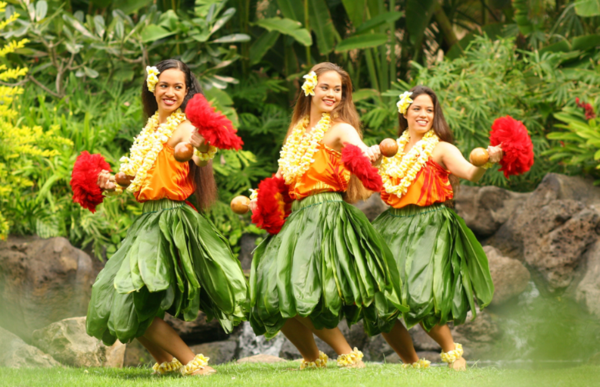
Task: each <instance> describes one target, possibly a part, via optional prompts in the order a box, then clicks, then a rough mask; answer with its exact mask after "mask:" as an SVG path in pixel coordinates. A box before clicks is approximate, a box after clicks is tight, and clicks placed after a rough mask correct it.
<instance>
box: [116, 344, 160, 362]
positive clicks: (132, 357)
mask: <svg viewBox="0 0 600 387" xmlns="http://www.w3.org/2000/svg"><path fill="white" fill-rule="evenodd" d="M155 362H156V361H155V360H154V358H153V357H152V355H150V352H148V350H147V349H146V348H144V346H143V345H142V344H141V343H140V342H139V341H137V340H133V341H132V342H130V343H127V346H126V348H125V358H124V360H123V367H152V366H153V365H154V363H155Z"/></svg>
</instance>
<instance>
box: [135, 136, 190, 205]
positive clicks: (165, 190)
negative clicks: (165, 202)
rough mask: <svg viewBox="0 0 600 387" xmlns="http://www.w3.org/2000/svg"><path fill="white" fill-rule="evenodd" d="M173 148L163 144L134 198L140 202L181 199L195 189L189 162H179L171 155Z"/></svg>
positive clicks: (184, 198) (188, 195)
mask: <svg viewBox="0 0 600 387" xmlns="http://www.w3.org/2000/svg"><path fill="white" fill-rule="evenodd" d="M174 151H175V149H174V148H172V147H170V146H169V145H167V144H165V145H164V147H163V149H162V150H161V151H160V152H159V153H158V156H157V157H156V161H155V162H154V165H153V166H152V168H150V170H149V171H148V175H147V177H146V180H145V181H144V182H143V183H142V186H141V188H140V190H139V191H138V192H136V193H135V199H136V200H137V201H138V202H140V203H143V202H146V201H149V200H160V199H165V198H166V199H171V200H176V201H183V200H186V199H187V198H188V197H190V196H191V195H192V194H193V193H194V191H195V190H196V183H195V181H194V177H193V176H191V175H190V164H189V162H187V163H180V162H179V161H177V160H175V158H174V157H173V152H174Z"/></svg>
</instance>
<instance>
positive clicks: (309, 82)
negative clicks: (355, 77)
mask: <svg viewBox="0 0 600 387" xmlns="http://www.w3.org/2000/svg"><path fill="white" fill-rule="evenodd" d="M302 78H305V79H306V81H304V84H303V85H302V90H304V95H305V96H307V97H308V96H309V95H315V87H317V73H315V72H314V71H311V72H310V73H308V74H306V75H305V76H303V77H302Z"/></svg>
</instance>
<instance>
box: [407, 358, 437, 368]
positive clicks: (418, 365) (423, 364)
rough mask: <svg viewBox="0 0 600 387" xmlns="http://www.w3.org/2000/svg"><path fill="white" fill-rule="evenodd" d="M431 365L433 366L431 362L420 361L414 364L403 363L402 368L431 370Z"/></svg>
mask: <svg viewBox="0 0 600 387" xmlns="http://www.w3.org/2000/svg"><path fill="white" fill-rule="evenodd" d="M430 364H431V362H430V361H429V360H426V359H419V360H418V361H416V362H414V363H412V364H410V363H403V364H402V368H429V365H430Z"/></svg>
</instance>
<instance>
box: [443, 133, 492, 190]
mask: <svg viewBox="0 0 600 387" xmlns="http://www.w3.org/2000/svg"><path fill="white" fill-rule="evenodd" d="M488 153H489V155H490V161H491V162H492V163H497V162H499V161H500V160H501V159H502V156H503V152H502V147H501V146H490V147H488ZM432 156H433V160H434V161H435V162H437V163H438V164H440V165H442V166H443V167H445V168H446V169H448V170H449V171H450V173H452V174H453V175H454V176H457V177H460V178H461V179H466V180H469V181H472V182H474V183H475V182H477V181H479V179H481V177H482V176H483V174H484V173H485V171H486V170H485V169H484V168H480V167H476V166H474V165H473V164H471V163H470V162H468V161H467V160H466V159H465V158H464V157H463V155H462V153H460V150H458V148H457V147H456V146H454V145H452V144H450V143H447V142H440V143H439V144H438V145H437V146H436V147H435V150H434V151H433V155H432Z"/></svg>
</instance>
